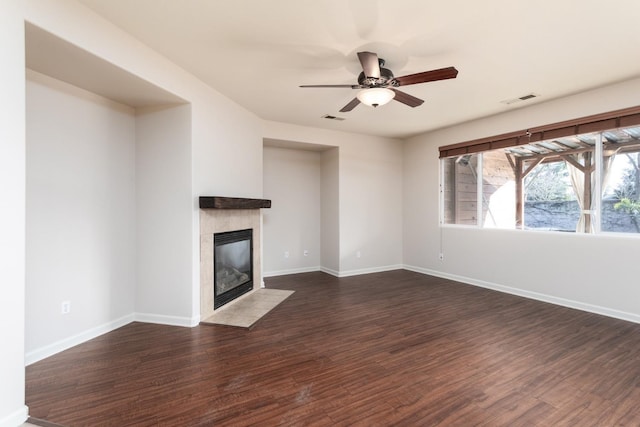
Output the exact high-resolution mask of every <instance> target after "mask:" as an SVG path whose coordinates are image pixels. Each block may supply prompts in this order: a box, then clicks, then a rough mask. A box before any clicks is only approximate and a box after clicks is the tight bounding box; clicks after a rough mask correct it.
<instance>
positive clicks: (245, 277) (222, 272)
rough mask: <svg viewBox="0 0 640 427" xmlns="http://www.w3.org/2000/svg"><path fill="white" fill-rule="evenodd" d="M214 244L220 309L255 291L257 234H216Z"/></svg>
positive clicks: (215, 303)
mask: <svg viewBox="0 0 640 427" xmlns="http://www.w3.org/2000/svg"><path fill="white" fill-rule="evenodd" d="M213 240H214V251H213V277H214V284H213V290H214V298H213V308H214V309H216V308H218V307H221V306H223V305H224V304H227V303H228V302H230V301H233V300H234V299H236V298H238V297H239V296H241V295H243V294H245V293H247V292H249V291H251V290H252V289H253V230H252V229H248V230H237V231H229V232H225V233H216V234H214V236H213Z"/></svg>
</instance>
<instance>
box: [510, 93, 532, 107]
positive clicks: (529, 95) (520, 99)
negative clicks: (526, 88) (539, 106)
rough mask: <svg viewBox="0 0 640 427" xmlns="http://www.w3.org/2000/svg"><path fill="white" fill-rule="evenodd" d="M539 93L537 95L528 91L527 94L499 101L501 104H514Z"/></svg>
mask: <svg viewBox="0 0 640 427" xmlns="http://www.w3.org/2000/svg"><path fill="white" fill-rule="evenodd" d="M539 96H540V95H538V94H537V93H529V94H527V95H522V96H521V97H519V98H513V99H505V100H504V101H500V102H501V103H502V104H507V105H511V104H515V103H517V102H522V101H527V100H529V99H533V98H537V97H539Z"/></svg>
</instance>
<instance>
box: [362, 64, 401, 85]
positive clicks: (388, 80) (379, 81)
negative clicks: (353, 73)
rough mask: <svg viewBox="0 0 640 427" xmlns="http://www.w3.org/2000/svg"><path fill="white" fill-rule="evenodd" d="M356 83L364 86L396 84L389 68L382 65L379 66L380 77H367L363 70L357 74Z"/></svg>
mask: <svg viewBox="0 0 640 427" xmlns="http://www.w3.org/2000/svg"><path fill="white" fill-rule="evenodd" d="M358 84H359V85H361V86H366V87H386V86H398V84H397V82H396V81H395V78H394V77H393V73H392V72H391V70H390V69H388V68H382V67H380V77H367V76H365V75H364V72H361V73H360V75H359V76H358Z"/></svg>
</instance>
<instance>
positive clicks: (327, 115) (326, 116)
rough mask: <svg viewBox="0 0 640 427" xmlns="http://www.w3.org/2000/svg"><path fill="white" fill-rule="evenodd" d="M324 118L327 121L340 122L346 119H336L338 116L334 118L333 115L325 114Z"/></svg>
mask: <svg viewBox="0 0 640 427" xmlns="http://www.w3.org/2000/svg"><path fill="white" fill-rule="evenodd" d="M322 118H323V119H327V120H337V121H339V122H341V121H343V120H344V117H336V116H332V115H331V114H325V115H324V116H322Z"/></svg>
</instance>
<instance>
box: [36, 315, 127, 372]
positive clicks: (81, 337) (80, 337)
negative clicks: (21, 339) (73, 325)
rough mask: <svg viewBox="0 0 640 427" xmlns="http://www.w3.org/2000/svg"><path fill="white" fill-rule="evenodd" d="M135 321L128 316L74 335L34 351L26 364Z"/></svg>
mask: <svg viewBox="0 0 640 427" xmlns="http://www.w3.org/2000/svg"><path fill="white" fill-rule="evenodd" d="M133 321H134V315H133V314H128V315H126V316H123V317H121V318H119V319H116V320H113V321H111V322H108V323H105V324H103V325H100V326H96V327H95V328H91V329H89V330H86V331H84V332H80V333H79V334H76V335H73V336H71V337H69V338H65V339H62V340H60V341H56V342H54V343H52V344H49V345H46V346H44V347H41V348H38V349H35V350H32V351H30V352H28V353H26V354H25V356H24V359H25V364H26V365H27V366H29V365H31V364H32V363H36V362H39V361H40V360H42V359H45V358H47V357H49V356H53V355H54V354H56V353H60V352H61V351H64V350H67V349H69V348H71V347H74V346H76V345H78V344H82V343H83V342H86V341H89V340H91V339H93V338H96V337H99V336H100V335H103V334H106V333H107V332H111V331H113V330H115V329H118V328H120V327H122V326H124V325H126V324H128V323H131V322H133Z"/></svg>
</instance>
